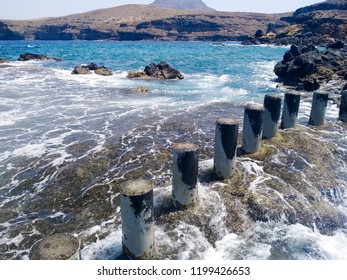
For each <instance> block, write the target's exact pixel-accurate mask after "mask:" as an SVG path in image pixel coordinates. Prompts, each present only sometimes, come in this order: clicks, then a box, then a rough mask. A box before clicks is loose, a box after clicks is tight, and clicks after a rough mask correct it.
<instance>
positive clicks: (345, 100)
mask: <svg viewBox="0 0 347 280" xmlns="http://www.w3.org/2000/svg"><path fill="white" fill-rule="evenodd" d="M339 120H340V121H343V122H347V91H343V92H342V93H341V105H340V112H339Z"/></svg>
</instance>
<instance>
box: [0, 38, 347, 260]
mask: <svg viewBox="0 0 347 280" xmlns="http://www.w3.org/2000/svg"><path fill="white" fill-rule="evenodd" d="M286 50H287V48H286V47H275V46H242V45H240V44H239V43H236V42H227V43H225V44H213V43H209V42H108V41H98V42H87V41H73V42H70V41H68V42H63V41H52V42H51V41H0V57H1V58H6V59H9V60H11V62H10V63H9V66H11V67H8V68H0V141H1V145H0V210H1V211H2V212H0V213H2V215H1V218H0V258H1V259H27V258H28V251H29V249H30V247H31V245H32V242H33V240H37V239H38V238H39V237H42V236H44V235H45V234H48V233H52V232H55V230H58V229H59V230H60V231H61V228H60V227H59V226H62V225H64V223H69V221H70V220H71V219H72V218H71V217H72V216H74V213H73V212H71V213H70V212H69V211H68V209H65V208H64V209H59V207H57V205H55V204H54V203H53V202H52V203H53V204H54V205H48V204H49V203H48V202H47V205H45V204H44V205H42V207H41V208H40V207H37V205H36V204H37V203H38V202H37V201H39V202H40V203H41V201H42V200H40V199H42V198H45V195H47V194H48V196H51V195H53V194H54V191H52V193H50V191H49V189H50V188H54V182H55V181H56V180H58V179H59V178H60V175H61V174H62V172H63V171H62V170H64V167H65V166H66V164H68V163H69V164H71V163H74V162H77V161H82V160H83V159H85V158H88V157H93V156H94V155H95V154H98V153H103V152H104V150H105V149H106V148H105V147H107V146H109V145H118V146H120V147H121V148H120V151H121V152H119V153H118V154H117V155H116V156H115V162H113V163H112V166H110V167H109V170H108V171H107V172H106V173H104V174H102V175H98V178H97V180H96V181H95V182H94V181H92V182H88V183H86V186H85V188H84V189H82V190H81V193H82V194H83V193H84V192H87V191H89V190H91V189H93V188H94V187H95V186H98V185H102V186H103V185H109V186H113V184H116V183H117V180H122V179H124V176H126V174H129V173H131V172H136V170H138V169H139V170H140V169H141V168H143V166H144V165H145V163H146V162H145V161H146V160H147V156H148V155H153V157H158V155H159V152H160V151H161V149H165V148H169V147H170V145H171V144H172V143H173V142H176V141H195V142H198V143H199V144H200V145H201V147H202V150H203V157H204V158H203V159H202V160H207V164H210V158H209V155H210V154H211V153H210V152H211V149H212V146H213V137H214V122H215V121H216V120H217V119H218V118H219V117H225V116H232V117H234V118H236V119H239V120H240V121H241V120H242V117H243V116H242V113H243V106H244V105H245V103H247V102H260V103H261V102H262V98H263V96H264V95H265V94H267V93H282V90H281V89H279V88H277V82H276V76H275V75H274V73H273V67H274V65H275V64H276V62H277V61H280V60H281V59H282V57H283V54H284V53H285V51H286ZM28 52H30V53H36V54H44V55H46V56H49V57H58V58H63V59H64V61H62V62H55V61H44V62H18V61H16V60H17V58H18V57H19V55H20V54H22V53H28ZM161 61H166V62H168V63H169V64H170V65H171V66H172V67H174V68H175V69H177V70H179V71H181V72H182V73H183V74H184V76H185V79H184V80H180V81H178V80H175V81H153V80H151V81H148V80H130V79H127V78H126V75H127V72H128V71H131V70H141V69H143V68H144V67H145V66H146V65H148V64H150V63H152V62H155V63H159V62H161ZM92 62H93V63H96V64H98V65H104V66H105V67H107V68H108V69H110V70H112V71H113V73H114V75H113V76H109V77H103V76H98V75H95V74H91V75H71V71H72V69H73V68H74V67H75V66H78V65H81V64H89V63H92ZM140 87H144V88H147V89H148V90H149V93H137V92H136V89H137V88H140ZM309 110H310V105H309V103H304V104H303V105H302V107H301V112H300V123H301V124H305V123H307V119H308V114H309ZM336 114H337V109H332V110H330V112H329V114H328V119H329V121H331V122H334V120H335V119H336ZM341 133H342V132H341ZM329 135H330V134H329ZM329 137H331V139H330V138H329ZM329 137H328V139H330V141H333V140H334V141H336V142H337V143H338V145H339V149H341V151H342V152H343V153H346V150H347V149H346V145H347V139H346V136H345V135H344V134H343V133H342V137H341V134H338V133H333V134H332V135H330V136H329ZM336 139H338V140H336ZM130 154H131V155H132V157H130V156H129V157H128V155H130ZM241 164H243V163H241ZM257 164H258V163H254V166H257ZM254 166H253V168H255V167H254ZM257 168H259V170H260V171H259V172H258V173H259V176H262V175H264V174H263V173H262V172H263V171H261V167H260V166H258V167H257ZM341 168H342V167H341ZM145 173H146V176H147V177H150V178H151V179H152V180H153V182H160V183H161V184H162V182H168V183H167V185H165V186H163V188H161V189H157V190H156V201H157V202H158V203H164V201H165V197H167V196H169V193H170V185H169V184H170V183H169V181H170V179H169V178H170V176H171V173H170V170H168V168H167V166H156V167H149V168H148V170H146V172H145ZM340 184H341V187H345V186H346V185H345V183H344V182H343V181H341V182H340ZM111 193H112V192H110V197H109V198H108V200H109V201H111V202H112V201H113V200H114V199H116V196H112V194H111ZM59 195H60V194H59ZM201 195H202V196H203V197H204V199H205V200H206V201H209V203H210V204H211V208H210V210H209V211H211V213H213V215H214V216H215V218H211V220H210V225H211V227H212V228H214V227H215V230H216V231H218V232H217V233H216V235H217V236H218V238H217V242H215V244H211V243H210V241H209V238H208V237H207V236H204V234H203V233H202V232H201V231H199V229H198V228H196V227H194V225H189V224H185V223H183V222H182V223H181V224H180V225H179V227H178V228H176V229H175V230H174V231H173V232H169V229H168V228H169V227H168V226H161V227H160V226H159V227H158V230H157V236H158V240H161V241H160V242H161V243H160V244H159V247H161V248H169V249H165V250H164V251H165V254H164V253H162V254H161V255H160V254H159V258H163V259H165V258H173V259H209V258H221V259H271V258H273V256H272V251H273V249H274V248H276V246H279V247H283V248H285V250H286V256H287V258H292V259H311V258H318V259H347V234H346V232H345V231H343V229H339V230H338V231H336V232H335V233H334V234H333V235H332V236H326V235H322V234H321V233H320V232H318V231H314V230H312V229H310V228H307V227H305V226H303V225H300V224H295V225H288V224H286V223H279V224H278V223H256V224H255V226H254V227H252V228H251V229H250V231H249V232H248V233H247V234H246V235H244V236H238V235H236V234H234V233H230V232H228V229H227V228H226V227H225V225H224V222H223V217H225V216H226V212H225V207H224V205H223V204H222V202H221V199H220V197H219V196H218V195H217V194H216V193H215V192H213V191H212V190H209V189H203V190H202V194H201ZM343 195H344V194H343ZM343 195H342V196H343ZM57 199H58V198H57ZM68 199H69V196H68V195H67V197H66V200H68ZM47 201H48V199H47ZM52 201H53V200H52ZM76 201H78V197H77V198H76ZM346 201H347V200H346ZM35 203H36V204H35ZM32 204H33V205H35V206H32ZM338 207H340V208H341V211H342V212H344V211H346V202H343V203H340V204H339V206H338ZM346 212H347V211H346ZM78 215H79V214H78ZM78 215H77V214H76V217H77V216H78ZM75 219H76V225H77V224H78V223H79V222H80V221H79V220H78V219H77V218H75ZM119 219H120V218H119V209H118V212H116V213H115V214H113V215H111V214H110V216H109V220H106V221H105V220H102V221H83V222H85V224H87V225H85V224H83V223H82V224H83V225H81V226H77V227H76V229H75V230H73V231H72V232H71V233H73V234H75V235H76V236H78V237H79V238H81V239H82V240H83V249H82V258H84V259H112V258H114V257H115V256H117V255H118V254H120V252H121V231H120V227H119ZM37 223H41V226H40V227H38V226H36V224H37ZM42 223H47V227H42ZM57 224H58V226H57ZM52 225H54V226H57V227H58V229H57V228H55V227H54V226H52ZM112 225H113V226H112ZM216 225H217V226H216ZM42 228H45V229H47V228H48V229H47V232H44V231H43V229H42ZM217 228H218V230H217ZM264 232H265V233H266V238H265V237H264V234H263V233H264ZM91 236H93V238H91ZM178 236H179V237H182V238H181V241H180V242H181V243H180V246H177V247H178V249H177V248H175V250H174V249H172V248H170V246H171V247H172V246H173V245H172V244H173V243H175V242H177V240H175V238H176V237H177V238H178ZM170 244H171V245H170ZM276 244H277V245H276ZM278 244H280V245H278ZM303 244H307V246H306V245H305V246H306V247H307V248H306V249H305V250H304V249H302V247H303ZM341 244H343V246H340V245H341ZM305 246H304V247H305ZM173 247H175V246H173ZM341 248H342V249H341ZM276 250H277V251H278V250H279V248H276ZM276 250H275V251H276Z"/></svg>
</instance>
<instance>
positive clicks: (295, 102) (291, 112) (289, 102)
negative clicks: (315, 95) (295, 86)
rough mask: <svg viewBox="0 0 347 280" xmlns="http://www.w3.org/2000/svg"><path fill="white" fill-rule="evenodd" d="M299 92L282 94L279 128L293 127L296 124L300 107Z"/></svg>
mask: <svg viewBox="0 0 347 280" xmlns="http://www.w3.org/2000/svg"><path fill="white" fill-rule="evenodd" d="M300 97H301V95H300V93H295V92H292V93H286V94H285V96H284V104H283V114H282V121H281V128H282V129H286V128H293V127H295V126H296V121H297V119H298V114H299V107H300Z"/></svg>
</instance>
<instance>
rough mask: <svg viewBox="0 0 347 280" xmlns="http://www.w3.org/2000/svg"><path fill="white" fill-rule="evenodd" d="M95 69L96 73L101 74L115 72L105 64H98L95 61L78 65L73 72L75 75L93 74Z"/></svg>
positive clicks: (109, 74)
mask: <svg viewBox="0 0 347 280" xmlns="http://www.w3.org/2000/svg"><path fill="white" fill-rule="evenodd" d="M91 71H94V73H95V74H97V75H101V76H112V75H113V73H112V71H111V70H108V69H107V68H106V67H105V66H98V65H96V64H95V63H91V64H88V65H82V66H76V67H75V68H74V69H73V70H72V72H71V74H73V75H86V74H91V73H92V72H91Z"/></svg>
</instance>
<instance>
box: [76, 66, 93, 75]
mask: <svg viewBox="0 0 347 280" xmlns="http://www.w3.org/2000/svg"><path fill="white" fill-rule="evenodd" d="M91 73H92V72H90V70H89V68H88V66H76V67H75V68H74V69H73V70H72V72H71V74H73V75H86V74H91Z"/></svg>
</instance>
